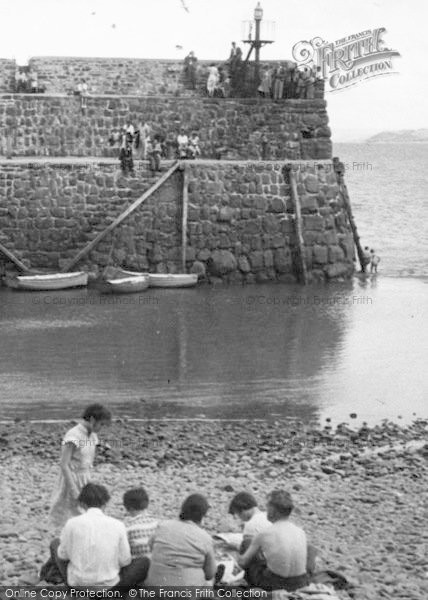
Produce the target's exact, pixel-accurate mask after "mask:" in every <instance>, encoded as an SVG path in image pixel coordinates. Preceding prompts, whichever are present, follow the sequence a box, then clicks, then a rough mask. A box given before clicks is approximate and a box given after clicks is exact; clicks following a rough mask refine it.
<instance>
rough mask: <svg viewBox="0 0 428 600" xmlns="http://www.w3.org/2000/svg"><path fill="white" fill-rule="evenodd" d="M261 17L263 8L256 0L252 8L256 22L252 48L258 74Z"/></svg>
mask: <svg viewBox="0 0 428 600" xmlns="http://www.w3.org/2000/svg"><path fill="white" fill-rule="evenodd" d="M262 19H263V9H262V7H261V6H260V2H257V6H256V8H255V9H254V21H255V23H256V39H255V40H254V48H255V50H256V72H257V75H258V72H259V65H260V48H261V47H262V45H261V43H260V23H261V21H262Z"/></svg>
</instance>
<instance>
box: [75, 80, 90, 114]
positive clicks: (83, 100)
mask: <svg viewBox="0 0 428 600" xmlns="http://www.w3.org/2000/svg"><path fill="white" fill-rule="evenodd" d="M76 93H77V95H78V96H80V108H81V110H82V114H83V115H84V114H85V112H86V109H87V98H88V96H89V91H88V84H87V83H86V80H85V79H84V78H83V77H82V79H81V80H80V82H79V83H78V84H77V87H76Z"/></svg>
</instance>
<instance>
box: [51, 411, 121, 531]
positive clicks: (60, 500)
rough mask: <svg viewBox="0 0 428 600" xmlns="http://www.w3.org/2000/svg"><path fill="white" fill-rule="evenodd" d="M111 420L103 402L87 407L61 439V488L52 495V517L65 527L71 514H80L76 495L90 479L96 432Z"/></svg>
mask: <svg viewBox="0 0 428 600" xmlns="http://www.w3.org/2000/svg"><path fill="white" fill-rule="evenodd" d="M110 421H111V413H110V411H109V410H107V409H106V408H105V407H104V406H102V405H101V404H91V405H90V406H88V407H87V408H86V409H85V411H84V413H83V415H82V420H81V421H80V422H79V423H78V425H75V427H72V429H69V430H68V431H67V433H66V434H65V436H64V439H63V440H62V449H61V458H60V468H61V474H60V478H59V482H58V489H57V490H56V492H55V494H54V498H53V504H52V508H51V511H50V518H51V521H52V522H53V524H54V525H55V526H57V527H62V526H63V525H64V524H65V522H66V521H67V520H68V519H69V518H70V517H75V516H77V515H79V514H80V510H79V508H78V502H77V498H78V496H79V494H80V491H81V490H82V488H83V487H84V486H85V485H86V484H87V483H89V482H90V480H91V469H92V466H93V464H94V459H95V452H96V446H97V444H98V436H97V432H99V431H100V429H101V428H102V427H103V426H104V425H107V424H109V423H110Z"/></svg>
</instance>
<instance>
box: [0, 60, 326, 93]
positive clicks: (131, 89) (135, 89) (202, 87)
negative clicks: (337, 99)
mask: <svg viewBox="0 0 428 600" xmlns="http://www.w3.org/2000/svg"><path fill="white" fill-rule="evenodd" d="M226 54H227V52H226ZM226 58H227V56H225V58H224V59H223V60H199V61H198V67H197V74H196V75H197V77H196V80H197V83H196V90H192V89H189V84H188V82H186V80H185V77H184V71H183V67H184V63H183V60H174V59H141V58H95V57H76V56H37V57H34V58H31V59H30V60H29V66H30V68H32V69H34V70H35V71H36V72H37V74H38V84H39V86H40V87H42V88H44V89H45V91H46V93H48V94H70V93H72V92H73V91H74V90H75V88H76V85H77V84H78V83H79V82H80V81H81V79H82V78H84V79H85V80H86V82H87V84H88V88H89V91H90V93H92V94H108V95H111V94H116V95H137V96H164V95H168V96H201V95H206V82H207V77H208V67H209V65H211V64H216V65H217V66H219V65H222V64H223V63H224V61H225V60H226ZM183 59H184V54H183ZM8 62H10V63H13V67H12V76H13V75H14V69H15V63H14V61H8ZM279 62H280V61H269V62H262V63H261V66H262V68H263V66H265V65H269V66H271V67H276V66H277V65H278V63H279ZM0 85H1V86H2V90H3V89H4V91H6V92H13V91H14V87H13V80H12V83H11V80H10V78H9V77H7V78H6V80H5V81H2V72H1V71H0ZM316 97H319V98H323V97H324V93H323V90H319V89H317V90H316Z"/></svg>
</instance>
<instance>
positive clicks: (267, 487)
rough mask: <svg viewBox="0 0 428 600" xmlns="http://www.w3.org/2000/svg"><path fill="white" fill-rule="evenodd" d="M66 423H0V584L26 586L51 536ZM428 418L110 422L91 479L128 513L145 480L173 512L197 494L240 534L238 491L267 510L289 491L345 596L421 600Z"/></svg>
mask: <svg viewBox="0 0 428 600" xmlns="http://www.w3.org/2000/svg"><path fill="white" fill-rule="evenodd" d="M71 425H72V422H52V423H35V422H26V421H16V422H10V423H7V424H6V423H3V424H1V425H0V456H1V461H0V502H1V507H2V519H1V520H2V527H1V530H0V555H1V556H2V557H3V560H2V561H1V563H0V585H18V584H29V583H35V582H36V581H37V572H38V570H39V569H40V566H41V565H42V564H43V562H44V561H45V560H46V559H47V557H48V544H49V541H50V539H51V538H52V537H53V536H54V535H55V534H56V533H57V532H55V531H54V530H53V529H52V526H51V525H50V524H49V521H48V511H49V506H50V499H51V495H52V492H53V490H54V488H55V484H56V481H57V478H58V475H59V467H58V458H59V452H60V444H61V437H62V435H63V434H64V432H65V431H66V430H67V428H68V427H70V426H71ZM427 432H428V421H427V420H421V419H419V420H416V421H414V422H413V423H412V424H410V425H397V424H395V423H392V422H387V421H384V422H383V423H382V424H380V425H377V426H374V427H368V426H367V425H362V426H359V427H357V428H352V427H350V426H348V425H340V426H338V427H337V428H333V427H331V426H330V424H328V423H327V424H326V425H325V426H318V425H317V426H309V425H304V424H303V423H300V422H298V421H296V422H290V421H276V422H269V421H245V422H223V421H191V420H187V421H138V422H137V421H123V420H121V421H115V422H114V423H113V424H112V425H111V426H110V427H109V428H108V429H106V430H105V431H104V432H103V433H102V434H101V436H100V437H101V438H102V446H101V447H100V449H99V452H98V455H97V460H96V464H95V468H94V474H93V480H94V481H96V482H98V483H103V484H105V485H106V486H107V487H108V489H109V491H110V492H111V495H112V499H111V501H110V503H109V505H108V507H107V512H108V514H110V515H112V516H115V517H117V518H123V517H124V515H125V512H124V509H123V507H122V503H121V497H122V494H123V492H124V491H125V490H126V489H128V488H130V487H135V486H138V485H143V486H144V487H145V488H146V489H147V491H148V493H149V496H150V506H149V510H150V512H151V513H152V514H153V515H156V516H157V517H159V518H163V517H165V518H167V517H168V518H169V517H174V516H176V515H177V514H178V509H179V507H180V504H181V502H182V500H183V499H184V498H185V497H186V495H188V494H189V493H191V492H195V491H198V492H202V493H204V494H205V495H206V496H207V497H208V499H209V503H210V505H211V509H210V511H209V513H208V515H207V518H206V520H205V521H204V527H206V529H207V530H208V531H210V532H211V533H216V532H224V531H238V530H239V529H238V526H237V523H236V522H235V521H234V520H233V519H232V517H230V516H228V515H227V508H228V504H229V502H230V500H231V498H232V497H233V495H234V494H235V493H237V492H238V491H242V490H248V491H251V492H253V493H254V494H255V495H256V497H257V498H258V499H259V501H260V505H261V506H264V502H265V498H266V495H267V493H268V492H269V491H271V490H273V489H275V488H285V489H287V490H289V491H290V492H291V493H292V495H293V498H294V501H295V505H296V510H295V512H294V516H293V519H294V520H295V521H296V522H298V523H300V524H301V525H302V526H303V527H304V529H305V530H306V532H307V535H308V538H309V541H310V542H311V543H312V544H314V545H315V546H316V547H317V548H318V550H319V563H318V566H319V568H320V569H333V570H335V571H338V572H340V573H342V574H343V575H345V576H346V577H347V579H348V580H349V581H350V583H351V584H352V585H353V588H352V589H351V590H349V591H347V592H343V591H341V592H339V595H340V597H341V598H344V599H346V598H355V599H362V600H363V599H364V600H379V599H382V598H391V599H397V600H398V599H407V600H425V599H426V598H427V597H428V530H427V528H426V523H427V517H428V509H427V503H426V489H427V483H428V482H427V479H428V462H427V461H428V445H427V444H426V436H427Z"/></svg>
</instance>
